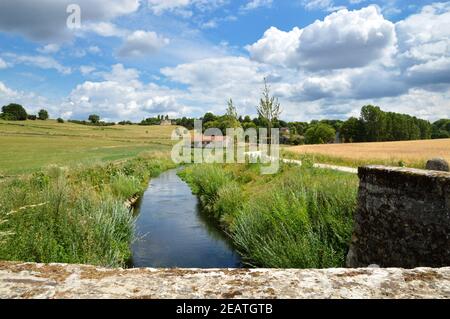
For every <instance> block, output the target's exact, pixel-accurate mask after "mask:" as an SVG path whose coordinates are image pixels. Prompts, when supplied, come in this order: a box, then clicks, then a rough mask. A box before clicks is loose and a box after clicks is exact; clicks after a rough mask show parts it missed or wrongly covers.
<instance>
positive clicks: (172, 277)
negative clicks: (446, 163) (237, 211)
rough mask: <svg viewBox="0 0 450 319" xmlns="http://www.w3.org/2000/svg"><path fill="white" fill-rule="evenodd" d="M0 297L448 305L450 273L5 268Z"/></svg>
mask: <svg viewBox="0 0 450 319" xmlns="http://www.w3.org/2000/svg"><path fill="white" fill-rule="evenodd" d="M2 298H51V299H53V298H55V299H69V298H70V299H71V298H88V299H89V298H95V299H101V298H139V299H174V298H175V299H178V298H194V299H195V298H206V299H208V298H211V299H213V298H214V299H217V298H219V299H221V298H226V299H240V298H245V299H248V298H257V299H260V298H269V299H274V298H283V299H302V298H305V299H306V298H307V299H311V298H321V299H323V298H333V299H341V298H345V299H347V298H446V299H448V298H450V268H441V269H429V268H420V269H414V270H405V269H377V268H366V269H324V270H319V269H305V270H296V269H286V270H278V269H251V270H248V269H210V270H206V269H128V270H124V269H104V268H96V267H93V266H82V265H62V264H50V265H44V264H29V263H7V262H0V299H2Z"/></svg>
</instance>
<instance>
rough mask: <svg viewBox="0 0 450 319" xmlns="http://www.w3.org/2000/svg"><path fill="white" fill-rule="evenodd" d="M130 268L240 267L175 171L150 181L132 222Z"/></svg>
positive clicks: (214, 226) (230, 248)
mask: <svg viewBox="0 0 450 319" xmlns="http://www.w3.org/2000/svg"><path fill="white" fill-rule="evenodd" d="M136 237H137V240H136V241H135V243H133V245H132V249H133V266H134V267H182V268H197V267H198V268H228V267H240V259H239V256H238V254H237V253H235V252H234V250H233V247H232V245H231V244H230V242H229V241H228V239H227V238H226V236H225V235H223V234H222V233H221V232H220V231H219V230H218V229H217V227H216V225H214V223H213V222H212V221H211V220H209V219H208V218H207V217H205V216H204V215H203V214H202V213H201V212H200V209H199V203H198V200H197V197H196V196H195V195H193V194H192V192H191V190H190V188H189V187H188V185H186V184H185V183H184V182H183V181H182V180H181V179H180V178H179V177H178V176H177V174H176V170H171V171H169V172H166V173H163V174H162V175H161V176H160V177H159V178H155V179H153V180H152V182H151V184H150V187H149V189H148V190H147V191H146V193H145V194H144V197H143V199H142V202H141V205H140V213H139V215H138V218H137V221H136Z"/></svg>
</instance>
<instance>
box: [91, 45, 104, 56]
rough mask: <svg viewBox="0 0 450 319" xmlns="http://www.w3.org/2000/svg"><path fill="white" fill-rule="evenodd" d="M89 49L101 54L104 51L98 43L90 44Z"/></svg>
mask: <svg viewBox="0 0 450 319" xmlns="http://www.w3.org/2000/svg"><path fill="white" fill-rule="evenodd" d="M88 51H89V53H91V54H100V53H102V50H101V49H100V48H99V47H98V46H96V45H92V46H90V47H89V48H88Z"/></svg>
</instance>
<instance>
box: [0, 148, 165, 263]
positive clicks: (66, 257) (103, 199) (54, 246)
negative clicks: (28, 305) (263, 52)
mask: <svg viewBox="0 0 450 319" xmlns="http://www.w3.org/2000/svg"><path fill="white" fill-rule="evenodd" d="M171 167H173V164H172V162H171V161H170V160H169V158H168V155H167V154H166V153H161V154H158V153H147V154H143V155H140V156H138V157H136V158H134V159H130V160H125V161H122V162H120V163H109V164H107V163H103V164H92V165H78V166H72V167H71V168H64V167H59V166H50V167H47V168H45V169H42V170H39V171H36V172H34V173H33V174H31V175H24V176H20V177H15V178H12V179H8V180H4V181H2V182H1V184H0V186H1V189H2V191H1V192H0V221H2V222H0V241H2V245H0V260H15V261H30V262H44V263H48V262H64V263H81V264H94V265H103V266H112V267H115V266H124V265H125V263H126V261H127V260H128V258H129V257H130V248H129V247H130V242H131V240H132V237H133V217H132V214H130V212H129V210H128V208H126V207H125V205H124V202H125V200H126V199H128V198H130V197H132V196H134V195H136V194H140V193H142V192H143V191H144V190H145V188H146V187H147V183H148V181H149V179H150V178H152V177H156V176H157V175H159V174H160V173H161V172H162V171H164V170H167V169H168V168H171Z"/></svg>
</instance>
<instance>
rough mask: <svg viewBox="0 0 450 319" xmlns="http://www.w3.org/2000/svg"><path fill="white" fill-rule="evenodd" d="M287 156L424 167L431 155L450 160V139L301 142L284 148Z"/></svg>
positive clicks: (352, 163)
mask: <svg viewBox="0 0 450 319" xmlns="http://www.w3.org/2000/svg"><path fill="white" fill-rule="evenodd" d="M285 151H286V153H285V154H286V155H287V156H289V157H301V156H308V157H310V158H312V160H313V161H315V162H317V163H323V164H337V165H345V166H351V167H358V166H361V165H369V164H381V165H394V166H398V165H406V166H409V167H417V168H424V167H425V164H426V162H427V161H428V160H429V159H431V158H436V157H441V158H444V159H446V160H447V161H450V139H441V140H423V141H404V142H382V143H354V144H329V145H302V146H295V147H287V148H285Z"/></svg>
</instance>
